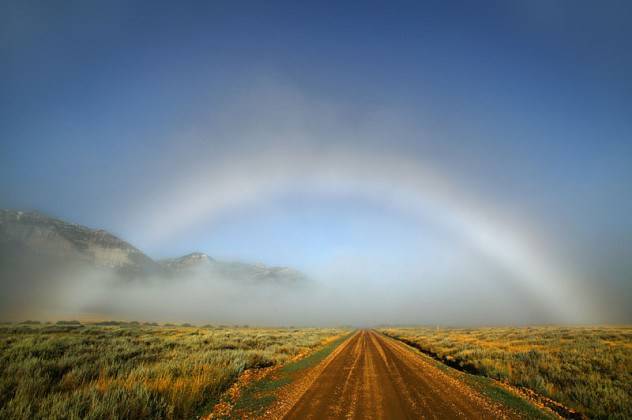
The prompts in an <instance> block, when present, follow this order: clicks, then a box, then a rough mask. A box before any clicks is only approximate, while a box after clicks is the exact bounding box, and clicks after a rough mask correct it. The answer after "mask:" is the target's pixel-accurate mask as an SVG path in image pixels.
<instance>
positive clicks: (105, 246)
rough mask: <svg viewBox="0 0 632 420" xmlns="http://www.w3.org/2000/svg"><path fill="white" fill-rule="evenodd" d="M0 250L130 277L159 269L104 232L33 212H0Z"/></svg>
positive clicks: (138, 253) (150, 260)
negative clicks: (92, 266) (105, 269)
mask: <svg viewBox="0 0 632 420" xmlns="http://www.w3.org/2000/svg"><path fill="white" fill-rule="evenodd" d="M0 246H2V248H3V249H4V250H5V251H6V252H13V253H15V252H16V251H19V252H21V253H28V254H32V255H33V256H34V257H36V256H40V257H46V258H49V259H50V258H59V259H63V260H66V261H68V262H82V263H86V264H92V265H94V266H96V267H100V268H110V269H115V270H116V271H119V272H121V273H125V274H131V275H134V274H135V275H140V274H144V273H152V272H156V271H157V270H160V269H161V266H160V265H158V264H156V263H155V262H154V261H153V260H152V259H151V258H149V257H148V256H146V255H145V254H143V253H142V252H141V251H140V250H138V249H137V248H135V247H133V246H132V245H130V244H129V243H127V242H125V241H123V240H121V239H119V238H117V237H116V236H114V235H111V234H110V233H108V232H106V231H104V230H95V229H90V228H87V227H85V226H81V225H77V224H73V223H67V222H64V221H61V220H59V219H55V218H52V217H48V216H45V215H43V214H40V213H36V212H21V211H10V210H0Z"/></svg>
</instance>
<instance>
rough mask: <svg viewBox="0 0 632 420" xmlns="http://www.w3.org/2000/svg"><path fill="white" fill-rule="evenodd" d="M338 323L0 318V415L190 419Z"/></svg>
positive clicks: (316, 345) (331, 332)
mask: <svg viewBox="0 0 632 420" xmlns="http://www.w3.org/2000/svg"><path fill="white" fill-rule="evenodd" d="M343 332H344V330H341V329H312V328H304V329H303V328H302V329H295V328H278V329H271V328H247V327H241V328H232V327H230V328H229V327H214V326H206V327H194V326H164V325H163V326H157V325H150V324H139V323H120V322H116V323H101V324H100V325H97V324H87V325H82V324H81V323H78V322H76V321H63V322H59V323H57V324H55V325H50V324H40V323H34V322H31V323H29V324H26V323H23V324H19V325H18V324H9V325H7V324H4V325H0V418H11V419H33V418H82V419H83V418H87V419H103V418H134V419H137V418H152V419H153V418H166V419H179V418H191V417H195V416H197V415H201V414H204V413H206V412H209V411H210V410H211V409H212V407H213V405H214V404H215V403H216V402H218V401H219V399H220V396H221V395H222V393H223V392H224V391H225V390H227V389H228V388H229V387H230V386H231V385H232V384H233V383H234V382H235V381H236V380H237V378H238V377H239V375H240V374H241V373H242V372H244V371H245V370H247V369H255V368H264V367H270V366H275V365H283V364H285V363H287V362H289V361H293V360H295V359H297V358H299V357H301V356H303V355H306V354H309V353H313V352H315V351H317V350H318V349H320V348H321V343H323V342H325V341H327V340H331V337H333V336H337V335H340V334H342V333H343Z"/></svg>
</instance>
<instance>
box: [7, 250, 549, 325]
mask: <svg viewBox="0 0 632 420" xmlns="http://www.w3.org/2000/svg"><path fill="white" fill-rule="evenodd" d="M357 263H358V262H357V261H354V262H353V265H357ZM8 269H11V270H13V272H12V273H11V274H9V272H8ZM334 273H338V274H334ZM413 273H414V272H408V273H403V272H401V273H391V276H392V278H391V279H390V280H389V281H383V278H384V276H386V275H387V274H386V272H383V273H380V272H375V273H374V275H373V276H368V275H366V273H362V274H358V273H353V272H350V271H349V270H347V271H345V270H339V269H338V270H334V271H333V272H326V271H323V272H321V273H316V274H315V275H313V276H310V277H308V278H304V279H301V281H298V282H296V283H293V284H286V283H274V282H266V281H254V280H253V281H244V280H243V279H236V278H230V277H228V276H223V275H221V274H219V273H214V274H212V275H209V273H208V272H207V271H201V270H197V271H196V270H192V271H189V272H184V273H180V274H179V275H177V276H167V277H165V276H161V275H155V276H144V277H140V278H130V277H126V276H122V275H120V274H119V273H117V272H116V271H115V270H112V269H97V268H94V267H91V266H88V265H82V264H77V263H74V264H66V265H64V266H63V267H62V266H61V265H60V264H50V263H49V262H44V261H42V260H39V261H38V262H37V263H34V262H33V261H32V259H31V260H29V262H28V264H26V263H24V264H22V265H17V264H13V265H12V266H9V265H5V266H4V267H3V273H2V276H1V278H2V279H20V281H17V282H16V281H3V284H2V289H3V294H2V300H1V301H0V319H1V320H10V321H20V320H25V319H39V320H43V321H45V320H51V321H54V320H59V319H78V320H83V321H97V320H127V321H151V322H175V323H181V322H190V323H194V324H207V323H209V324H215V325H236V324H240V325H241V324H248V325H256V326H265V325H278V326H332V325H358V326H371V325H383V324H426V325H471V324H499V323H500V324H512V323H542V322H552V321H555V318H554V317H553V314H551V313H549V312H547V311H546V310H543V308H541V307H539V306H538V305H537V303H534V302H533V300H529V299H527V298H525V297H524V295H521V291H520V289H517V288H515V287H513V286H511V283H510V282H505V287H500V288H499V283H500V284H502V283H501V282H498V281H497V279H493V276H500V275H503V274H502V273H492V272H489V273H488V276H489V280H486V281H485V280H480V279H481V278H484V277H477V278H478V280H477V281H474V280H473V279H467V278H465V279H456V278H454V277H451V276H450V275H448V274H444V275H442V276H439V275H438V274H435V275H434V277H433V276H431V275H429V274H426V275H424V273H423V272H422V270H421V269H420V270H419V274H418V276H417V277H415V275H414V274H413ZM479 274H480V273H479ZM505 275H506V274H505ZM501 313H502V314H504V316H502V317H499V314H501Z"/></svg>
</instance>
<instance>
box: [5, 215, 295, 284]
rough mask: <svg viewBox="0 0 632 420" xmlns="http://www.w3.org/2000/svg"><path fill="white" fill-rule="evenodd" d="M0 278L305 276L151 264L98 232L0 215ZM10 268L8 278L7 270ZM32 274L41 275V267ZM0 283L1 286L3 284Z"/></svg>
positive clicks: (182, 261) (188, 260) (194, 263)
mask: <svg viewBox="0 0 632 420" xmlns="http://www.w3.org/2000/svg"><path fill="white" fill-rule="evenodd" d="M0 263H3V266H4V269H0V275H2V276H4V277H7V276H9V275H10V276H11V277H14V278H15V277H16V276H17V277H18V278H15V279H14V280H15V281H20V280H21V279H20V277H24V276H26V275H30V276H33V275H34V274H33V267H49V266H52V267H55V269H56V270H58V269H60V268H64V267H65V266H73V267H74V266H82V267H91V266H92V267H95V268H99V269H109V270H112V271H113V272H115V273H116V274H118V275H120V276H121V277H123V278H125V279H128V280H129V279H135V278H144V277H150V276H154V277H164V278H171V279H172V278H178V277H186V276H189V275H192V274H195V275H198V276H199V275H202V276H209V278H210V277H212V276H221V277H222V278H225V279H229V280H234V281H240V282H249V283H274V284H285V285H292V284H297V283H299V282H301V281H303V280H305V278H306V277H305V275H303V274H302V273H300V272H299V271H297V270H293V269H291V268H287V267H269V266H266V265H263V264H247V263H242V262H225V261H217V260H215V259H213V258H211V257H209V256H208V255H206V254H203V253H199V252H195V253H191V254H188V255H185V256H182V257H179V258H171V259H164V260H159V261H154V260H153V259H151V258H150V257H148V256H147V255H145V254H144V253H143V252H142V251H140V250H139V249H138V248H136V247H134V246H132V245H131V244H129V243H128V242H125V241H124V240H122V239H119V238H117V237H116V236H114V235H112V234H110V233H108V232H106V231H105V230H101V229H98V230H97V229H91V228H88V227H85V226H81V225H77V224H74V223H68V222H64V221H62V220H59V219H55V218H52V217H49V216H46V215H44V214H41V213H38V212H22V211H13V210H0ZM9 269H13V271H12V272H11V273H8V272H7V270H9ZM39 271H41V273H40V272H38V273H37V275H38V276H39V275H46V272H47V271H48V270H47V268H43V269H41V270H39ZM3 282H4V281H3Z"/></svg>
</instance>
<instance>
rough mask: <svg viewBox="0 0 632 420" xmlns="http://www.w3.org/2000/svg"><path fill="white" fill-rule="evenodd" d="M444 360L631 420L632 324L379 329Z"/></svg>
mask: <svg viewBox="0 0 632 420" xmlns="http://www.w3.org/2000/svg"><path fill="white" fill-rule="evenodd" d="M379 331H381V332H382V333H384V334H386V335H389V336H392V337H395V338H398V339H401V340H403V341H405V342H409V344H413V345H415V346H416V347H418V348H419V349H421V350H422V351H424V352H427V353H429V354H431V355H433V356H434V357H436V358H438V359H439V360H442V361H443V362H445V363H446V364H448V365H451V366H455V367H458V368H461V369H463V370H465V371H468V372H471V373H476V374H479V375H483V376H487V377H490V378H494V379H498V380H501V381H504V382H507V383H509V384H512V385H516V386H520V387H527V388H529V389H531V390H533V391H536V392H537V393H539V394H541V395H544V396H546V397H549V398H551V399H554V400H556V401H558V402H560V403H562V404H564V405H566V406H568V407H571V408H573V409H576V410H577V411H579V412H580V413H583V414H585V415H587V416H589V417H592V418H632V327H569V328H564V327H529V328H475V329H456V328H448V329H443V328H442V329H438V328H382V329H380V330H379Z"/></svg>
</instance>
